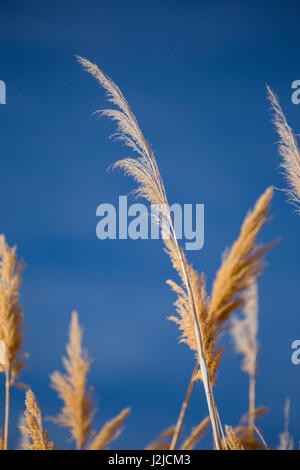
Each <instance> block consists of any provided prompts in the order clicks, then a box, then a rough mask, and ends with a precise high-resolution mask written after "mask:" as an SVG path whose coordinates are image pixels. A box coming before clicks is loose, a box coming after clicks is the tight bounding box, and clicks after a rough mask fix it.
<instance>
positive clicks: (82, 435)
mask: <svg viewBox="0 0 300 470" xmlns="http://www.w3.org/2000/svg"><path fill="white" fill-rule="evenodd" d="M66 350H67V357H64V358H63V364H64V367H65V369H66V374H61V373H60V372H54V373H53V374H52V375H51V377H50V378H51V384H52V387H53V388H54V389H55V390H56V391H57V393H58V395H59V397H60V398H61V399H62V401H63V403H64V405H63V408H62V410H61V412H60V414H59V415H58V416H57V417H56V418H52V419H53V421H55V422H56V423H57V424H59V425H60V426H63V427H66V428H69V430H70V433H71V436H72V438H73V439H74V440H75V442H76V447H77V449H82V448H83V446H84V444H85V442H86V440H87V438H88V436H89V434H90V431H91V423H92V420H93V416H94V407H93V404H92V397H91V391H90V390H89V389H88V385H87V374H88V372H89V369H90V360H89V358H88V355H87V353H86V352H85V351H83V349H82V331H81V328H80V326H79V323H78V314H77V312H72V319H71V325H70V334H69V343H68V345H67V349H66Z"/></svg>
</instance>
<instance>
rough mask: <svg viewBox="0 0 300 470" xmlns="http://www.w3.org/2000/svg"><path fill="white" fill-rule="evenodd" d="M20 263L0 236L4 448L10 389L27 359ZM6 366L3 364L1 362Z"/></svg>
mask: <svg viewBox="0 0 300 470" xmlns="http://www.w3.org/2000/svg"><path fill="white" fill-rule="evenodd" d="M21 269H22V266H21V263H19V262H18V261H17V254H16V247H13V248H10V247H9V246H8V245H7V243H6V240H5V237H4V235H0V340H1V341H3V343H4V345H5V347H3V344H2V350H3V349H4V351H5V360H4V364H2V365H0V371H2V372H5V390H6V392H5V427H4V448H5V449H7V447H8V431H9V402H10V387H11V386H12V385H16V380H17V378H18V377H19V375H20V372H21V369H22V368H24V366H25V359H26V357H27V355H25V354H24V355H23V356H22V355H21V351H22V347H23V337H22V335H23V311H22V308H21V306H20V304H19V289H20V285H21ZM2 362H3V361H2Z"/></svg>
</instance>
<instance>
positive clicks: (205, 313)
mask: <svg viewBox="0 0 300 470" xmlns="http://www.w3.org/2000/svg"><path fill="white" fill-rule="evenodd" d="M272 194H273V190H272V188H268V189H267V190H266V191H265V192H264V193H263V195H262V196H261V197H260V198H259V200H258V201H257V203H256V205H255V207H254V209H253V210H252V211H250V212H249V213H248V214H247V216H246V218H245V220H244V222H243V224H242V227H241V231H240V234H239V237H238V239H237V240H236V242H235V243H234V244H233V246H232V248H231V250H230V251H229V252H228V253H227V255H226V256H225V257H224V258H223V262H222V264H221V267H220V269H219V271H218V272H217V275H216V278H215V281H214V283H213V289H212V295H211V298H208V296H207V293H206V285H205V278H204V275H203V274H201V275H199V274H198V273H197V272H196V270H195V269H194V268H193V267H192V266H190V265H188V272H189V277H190V279H191V285H192V289H193V292H194V299H195V305H196V310H197V316H198V322H199V324H200V326H201V331H202V338H203V346H204V353H205V358H206V363H207V364H208V368H209V374H210V379H211V383H212V384H214V383H215V381H216V377H215V375H216V371H217V367H218V365H219V362H220V359H221V356H222V351H223V348H222V347H219V346H218V335H219V333H220V332H221V331H222V330H223V329H224V327H225V322H226V320H228V318H229V317H230V315H231V314H232V313H233V312H234V311H235V310H236V309H237V308H239V307H241V306H242V305H244V303H245V302H246V299H247V291H248V288H249V284H250V282H251V280H253V278H255V277H256V276H258V275H259V274H260V272H261V270H262V268H263V266H264V263H263V256H264V254H265V252H266V251H267V250H268V249H269V248H270V247H271V246H272V244H268V245H266V246H259V245H258V244H257V242H256V237H257V235H258V233H259V231H260V230H261V229H262V227H263V226H264V225H265V223H266V221H267V215H268V212H269V206H270V201H271V198H272ZM167 282H168V283H169V284H170V285H171V287H172V289H173V290H174V291H175V292H176V294H177V300H176V302H175V306H176V310H177V313H178V316H171V317H169V318H170V319H171V320H173V321H175V322H176V323H177V324H178V326H179V329H180V330H181V331H182V336H181V341H183V342H185V343H186V344H188V346H189V347H190V349H192V350H193V351H196V350H197V347H196V337H195V333H194V329H193V318H192V314H191V310H190V305H189V302H188V299H187V295H186V292H185V291H184V290H183V289H182V288H181V286H179V285H178V284H177V283H175V282H173V281H167ZM198 377H199V378H202V377H201V372H199V374H198Z"/></svg>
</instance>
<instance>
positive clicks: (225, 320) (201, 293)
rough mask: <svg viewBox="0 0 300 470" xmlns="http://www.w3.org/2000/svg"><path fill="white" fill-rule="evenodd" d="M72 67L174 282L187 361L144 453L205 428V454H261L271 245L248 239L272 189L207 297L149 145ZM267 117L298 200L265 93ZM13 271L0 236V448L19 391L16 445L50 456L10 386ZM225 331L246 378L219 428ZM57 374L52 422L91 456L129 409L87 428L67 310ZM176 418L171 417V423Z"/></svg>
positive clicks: (74, 332) (112, 89)
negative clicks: (200, 400) (0, 410)
mask: <svg viewBox="0 0 300 470" xmlns="http://www.w3.org/2000/svg"><path fill="white" fill-rule="evenodd" d="M78 61H79V62H80V63H81V64H82V66H83V67H84V68H85V69H86V70H87V71H88V72H89V73H90V74H91V75H92V76H93V77H94V78H96V80H97V81H98V82H99V83H100V85H101V86H102V87H103V88H104V89H105V90H106V93H107V99H108V101H109V102H110V103H111V104H113V105H114V108H113V109H105V110H103V111H101V112H100V113H101V114H102V115H104V116H108V117H109V118H111V119H112V120H113V121H115V122H116V124H117V132H116V134H115V135H117V137H118V139H119V140H121V141H123V143H124V144H125V145H127V146H128V147H130V148H131V150H133V151H134V152H135V153H136V158H125V159H123V160H120V161H118V162H116V163H115V164H114V167H119V168H121V169H122V170H123V171H124V172H125V174H127V175H130V176H132V177H133V178H134V179H135V181H136V182H137V189H136V191H135V194H136V196H137V197H140V198H144V199H146V200H148V201H149V202H150V203H151V204H159V206H160V210H161V209H163V214H162V217H160V218H157V219H156V223H157V224H158V225H159V227H160V229H161V232H162V234H163V235H167V236H163V237H162V238H163V241H164V244H165V251H166V253H167V255H168V257H169V258H170V261H171V264H172V267H173V268H174V270H175V272H176V273H177V276H178V280H177V281H173V280H168V281H167V283H168V285H169V286H170V287H171V289H172V291H174V293H175V296H176V300H175V303H174V307H175V311H174V312H173V314H172V315H170V317H169V319H170V320H171V321H173V322H175V324H177V326H178V328H179V331H180V342H183V343H185V344H186V345H187V346H188V347H189V348H190V350H191V351H192V352H193V354H194V355H195V360H196V364H195V368H194V370H193V372H192V374H191V379H190V382H189V384H188V388H187V391H186V394H185V397H184V399H183V403H182V407H181V409H180V410H179V414H178V418H177V421H176V422H175V424H174V425H173V426H171V427H169V428H168V429H167V430H166V431H164V432H162V434H160V435H159V436H158V437H157V438H156V439H155V440H154V441H153V442H152V443H150V444H149V445H148V446H147V447H146V449H170V450H174V449H183V450H190V449H194V448H195V447H196V446H197V444H198V443H199V441H200V440H201V438H202V437H203V436H204V434H205V433H206V432H207V431H208V428H209V425H210V427H211V442H212V447H213V448H214V449H216V450H244V449H245V450H246V449H247V450H252V449H262V448H264V449H268V445H267V444H266V442H265V440H264V438H263V436H262V434H261V432H260V430H259V429H258V427H257V425H256V421H257V419H258V418H261V417H262V416H263V415H264V414H265V413H266V408H265V407H257V406H256V398H255V390H256V379H257V367H258V366H257V363H258V352H259V345H258V339H257V332H258V279H259V277H260V276H261V274H262V271H263V268H264V266H265V260H264V259H265V255H266V253H267V252H268V251H269V250H270V249H271V248H272V246H273V245H274V242H271V243H268V244H267V245H261V244H260V243H259V242H258V236H259V234H260V232H261V230H262V228H263V227H264V225H265V224H266V223H267V221H268V219H269V211H270V204H271V200H272V197H273V188H272V187H269V188H267V189H266V190H265V192H264V193H263V194H262V195H261V196H260V197H259V198H258V200H257V201H256V203H255V204H254V207H253V208H252V209H251V210H249V211H248V212H247V213H246V215H245V218H244V221H243V222H242V224H241V228H240V231H239V233H238V234H237V238H236V240H235V241H234V242H233V244H232V246H231V248H230V249H226V250H225V252H224V255H223V258H222V262H221V265H220V267H219V269H218V271H217V273H216V276H215V279H214V282H213V286H212V291H211V293H210V295H208V293H207V288H206V280H205V275H204V273H202V272H198V271H197V270H196V269H195V267H194V266H192V264H191V263H190V262H189V261H188V259H187V256H186V253H185V252H184V250H183V248H182V247H181V246H180V244H179V241H178V239H177V237H176V232H175V228H174V223H173V218H172V213H171V209H170V205H169V202H168V198H167V193H166V189H165V186H164V183H163V180H162V177H161V174H160V171H159V168H158V165H157V161H156V158H155V156H154V153H153V151H152V149H151V146H150V144H149V143H148V141H147V140H146V139H145V137H144V135H143V133H142V132H141V130H140V127H139V125H138V122H137V120H136V118H135V116H134V114H133V112H132V111H131V109H130V107H129V105H128V103H127V101H126V99H125V98H124V96H123V95H122V92H121V91H120V89H119V88H118V87H117V85H116V84H115V83H114V82H113V81H112V80H111V79H110V78H109V77H107V76H106V75H105V74H104V73H103V72H102V71H101V70H100V69H99V68H98V67H97V66H96V65H95V64H92V63H91V62H89V61H88V60H86V59H83V58H81V57H78ZM268 96H269V98H270V101H271V104H272V107H273V110H274V123H275V126H276V129H277V132H278V135H279V139H280V141H279V151H280V154H281V156H282V158H283V163H282V167H283V168H284V170H285V172H286V175H287V179H288V181H289V183H290V188H289V189H288V190H287V191H288V193H289V196H290V198H291V199H292V201H293V202H296V203H299V201H300V152H299V148H298V144H297V140H296V137H295V136H294V134H293V132H292V130H291V128H290V127H289V126H288V124H287V121H286V119H285V117H284V114H283V112H282V110H281V108H280V105H279V102H278V99H277V98H276V96H275V94H274V93H273V92H272V91H271V90H270V88H268ZM21 270H22V266H21V264H20V263H19V262H18V260H17V255H16V249H15V247H14V248H10V247H9V246H8V245H7V243H6V240H5V237H4V236H3V235H2V236H1V238H0V367H1V371H2V372H4V373H5V383H6V385H5V421H4V426H3V431H2V430H1V433H0V448H1V449H4V450H5V449H8V448H9V439H8V438H9V414H10V413H9V410H10V389H11V387H12V386H19V387H24V388H27V391H26V398H25V410H24V417H23V419H22V423H21V425H20V432H21V434H22V447H23V448H24V449H28V450H52V449H54V448H55V444H54V442H53V441H52V440H51V438H50V437H49V435H48V433H47V430H45V429H44V425H43V419H42V414H41V410H40V407H39V405H38V401H37V399H36V397H35V395H34V393H33V392H32V390H30V389H29V388H28V387H27V386H26V385H24V384H21V383H20V382H19V380H18V379H19V377H20V374H21V372H22V369H23V368H24V367H25V360H26V357H27V356H26V354H23V352H22V350H23V312H22V307H21V306H20V304H19V290H20V285H21ZM228 329H229V331H230V333H231V336H232V338H233V341H234V344H235V346H236V350H237V352H238V353H240V354H241V355H242V357H243V361H242V366H241V367H242V370H243V371H245V372H246V373H247V374H248V376H249V409H248V411H247V413H246V414H245V415H244V416H242V417H241V420H240V422H239V424H238V425H237V426H235V427H233V426H232V425H231V424H225V423H223V420H222V409H220V407H219V406H218V404H217V403H216V400H215V395H214V389H215V387H216V385H217V372H218V368H219V367H220V363H221V360H222V354H223V350H224V346H222V344H221V342H220V337H221V335H222V334H224V331H226V330H228ZM63 366H64V369H65V372H64V373H62V372H58V371H56V372H54V373H52V374H51V376H50V379H51V385H52V387H53V389H54V390H56V392H57V393H58V396H59V398H60V399H61V402H62V407H61V410H60V412H59V413H58V415H57V416H56V417H53V418H51V419H52V421H54V422H55V423H57V424H58V425H59V426H62V427H65V428H67V429H68V430H69V433H70V437H71V439H72V440H73V441H74V442H75V445H76V449H77V450H82V449H88V450H101V449H105V448H107V447H108V446H109V445H111V444H112V442H113V441H115V439H117V438H118V436H119V435H120V433H121V432H122V430H123V426H124V423H125V420H126V418H127V417H128V415H129V413H130V408H126V409H124V410H123V411H121V412H120V413H119V414H118V415H117V416H116V417H114V418H113V419H111V420H110V421H108V422H107V423H106V424H104V426H103V427H102V429H101V430H100V431H98V432H97V431H95V430H93V420H94V415H95V407H94V399H93V392H92V389H91V388H90V387H89V385H88V373H89V369H90V359H89V357H88V354H87V352H86V351H85V350H84V349H83V347H82V330H81V327H80V325H79V321H78V314H77V312H73V313H72V317H71V324H70V332H69V342H68V344H67V347H66V356H65V357H64V358H63ZM197 381H200V382H202V384H203V388H204V392H205V397H206V402H207V411H208V416H206V417H204V418H203V420H202V421H201V422H200V423H198V424H197V423H195V427H194V428H193V429H192V430H191V431H190V435H189V436H188V437H187V438H186V439H185V440H182V437H181V434H182V428H183V423H184V418H185V414H186V410H187V408H188V406H189V402H190V398H191V395H192V393H193V389H194V384H195V383H196V382H197ZM288 414H289V402H287V405H286V408H285V422H286V424H285V429H284V432H283V433H282V434H281V435H280V444H279V448H280V449H290V448H292V447H293V443H292V438H291V437H290V435H289V431H288ZM175 418H176V417H175Z"/></svg>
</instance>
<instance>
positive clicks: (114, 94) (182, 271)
mask: <svg viewBox="0 0 300 470" xmlns="http://www.w3.org/2000/svg"><path fill="white" fill-rule="evenodd" d="M78 61H79V62H80V63H81V64H82V65H83V67H84V68H85V69H86V70H87V71H88V72H89V73H90V74H91V75H92V76H94V77H95V78H96V80H97V81H98V82H99V83H100V85H101V86H103V87H104V89H105V90H106V92H107V97H108V100H109V101H110V102H111V103H112V104H114V105H115V106H116V107H117V108H118V109H106V110H104V111H102V112H101V114H102V115H105V116H108V117H109V118H111V119H112V120H113V121H115V122H116V123H117V133H116V135H117V137H118V139H120V140H121V141H123V142H124V143H125V145H127V146H128V147H130V148H131V149H133V150H134V151H135V152H136V153H137V155H138V157H137V158H125V159H123V160H121V161H118V162H117V163H116V164H115V165H114V166H117V167H120V168H122V169H123V170H124V172H125V173H126V174H128V175H131V176H133V178H134V179H135V180H136V181H137V183H138V188H137V190H136V194H137V196H139V197H143V198H145V199H147V200H148V201H149V202H150V203H152V204H158V205H159V207H160V209H161V212H162V217H159V220H157V222H158V223H159V224H160V226H161V230H162V234H163V238H164V241H165V244H166V248H167V252H168V254H169V256H170V258H171V261H172V264H173V266H174V268H175V269H176V270H177V271H178V273H179V276H180V278H181V280H182V283H183V289H184V290H185V291H186V294H187V297H188V301H189V305H190V311H191V312H192V317H193V328H194V337H195V338H196V343H197V354H198V360H199V364H200V368H201V374H202V379H203V385H204V389H205V394H206V399H207V404H208V409H209V414H210V418H211V423H212V429H213V436H214V443H215V446H216V448H217V449H221V439H220V435H219V431H218V425H217V416H216V410H215V406H214V400H213V396H212V388H211V385H210V377H209V373H208V366H207V363H206V359H205V355H204V349H203V341H202V337H201V331H200V327H199V324H198V317H197V312H196V306H195V300H194V295H193V290H192V287H191V280H190V277H189V269H188V265H187V261H186V258H185V255H184V253H183V251H182V249H181V248H180V247H179V244H178V240H177V237H176V234H175V229H174V225H173V221H172V216H171V210H170V206H169V203H168V200H167V196H166V192H165V188H164V185H163V182H162V178H161V176H160V172H159V169H158V166H157V163H156V160H155V157H154V154H153V151H152V150H151V147H150V145H149V143H148V141H147V140H146V139H145V137H144V136H143V134H142V132H141V130H140V128H139V126H138V123H137V120H136V118H135V116H134V114H133V113H132V111H131V109H130V107H129V105H128V103H127V101H126V99H125V98H124V96H123V95H122V93H121V91H120V89H119V88H118V87H117V85H116V84H115V83H114V82H113V81H112V80H111V79H110V78H108V77H107V76H106V75H104V73H103V72H102V71H101V70H100V69H99V68H98V67H97V66H96V65H95V64H92V63H91V62H90V61H88V60H86V59H83V58H82V57H78Z"/></svg>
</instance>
